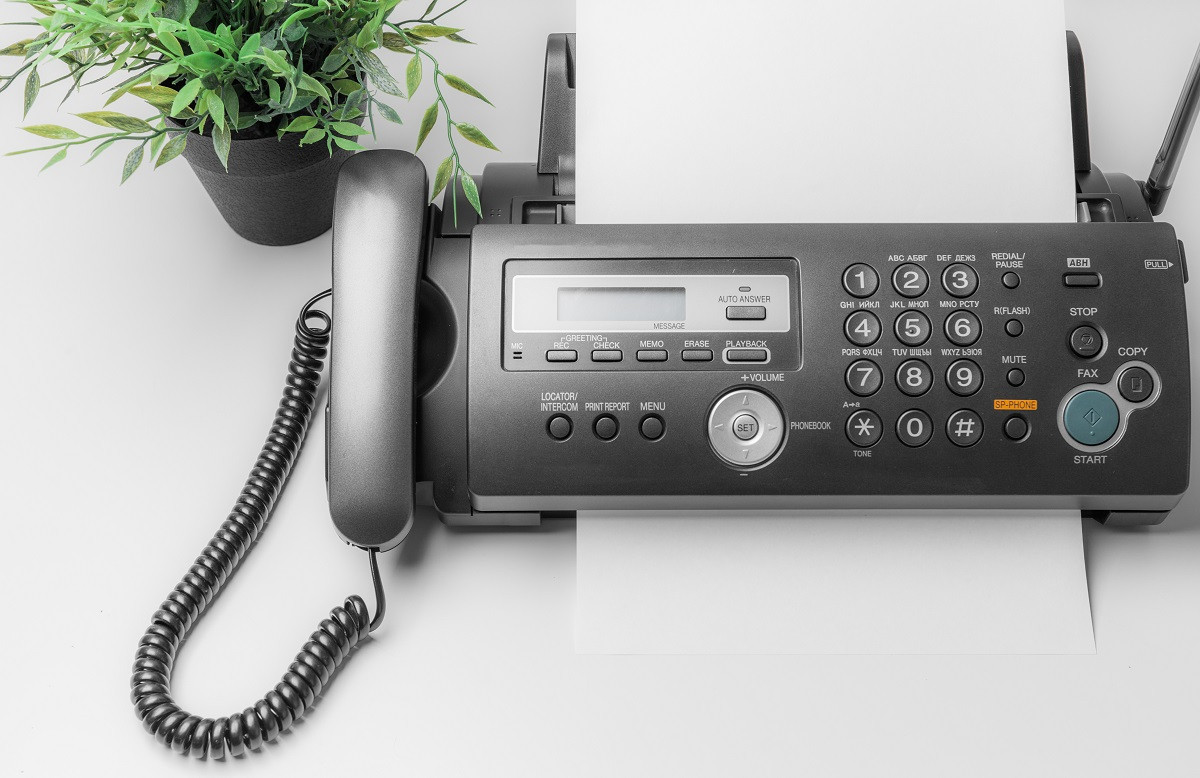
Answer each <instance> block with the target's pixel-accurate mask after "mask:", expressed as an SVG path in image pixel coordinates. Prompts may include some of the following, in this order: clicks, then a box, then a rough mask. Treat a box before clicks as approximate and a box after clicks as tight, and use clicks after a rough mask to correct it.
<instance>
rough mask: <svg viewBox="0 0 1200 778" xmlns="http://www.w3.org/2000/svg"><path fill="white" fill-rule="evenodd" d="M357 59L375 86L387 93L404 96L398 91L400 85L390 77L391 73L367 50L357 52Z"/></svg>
mask: <svg viewBox="0 0 1200 778" xmlns="http://www.w3.org/2000/svg"><path fill="white" fill-rule="evenodd" d="M358 61H359V62H360V63H361V64H362V66H363V69H364V70H366V71H367V75H368V76H370V77H371V80H372V81H373V82H375V86H377V87H379V88H380V89H382V90H383V91H384V92H387V93H388V94H389V95H395V96H396V97H404V92H402V91H400V85H399V84H397V83H396V79H394V78H392V74H391V73H390V72H388V69H387V66H386V65H384V64H383V62H382V61H381V60H380V59H379V57H377V56H375V55H374V54H373V53H372V52H369V51H360V52H358Z"/></svg>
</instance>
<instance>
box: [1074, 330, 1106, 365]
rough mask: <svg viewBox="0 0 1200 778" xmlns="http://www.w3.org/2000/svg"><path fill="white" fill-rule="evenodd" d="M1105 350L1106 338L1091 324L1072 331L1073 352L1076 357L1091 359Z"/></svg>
mask: <svg viewBox="0 0 1200 778" xmlns="http://www.w3.org/2000/svg"><path fill="white" fill-rule="evenodd" d="M1103 348H1104V336H1103V335H1102V334H1101V333H1100V330H1098V329H1096V328H1095V327H1093V326H1092V325H1090V324H1081V325H1079V326H1078V327H1076V328H1075V329H1074V330H1072V331H1071V351H1073V352H1075V356H1077V357H1081V358H1083V359H1091V358H1092V357H1094V356H1096V355H1097V354H1099V353H1100V350H1101V349H1103Z"/></svg>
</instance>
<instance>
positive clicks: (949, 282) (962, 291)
mask: <svg viewBox="0 0 1200 778" xmlns="http://www.w3.org/2000/svg"><path fill="white" fill-rule="evenodd" d="M942 287H943V288H944V289H945V290H946V291H947V292H949V293H950V294H951V295H953V296H954V297H970V296H971V295H973V294H975V290H976V289H978V288H979V275H978V274H977V273H976V272H975V268H973V267H971V266H969V265H963V264H956V265H951V266H950V267H948V268H946V270H945V271H944V272H943V273H942Z"/></svg>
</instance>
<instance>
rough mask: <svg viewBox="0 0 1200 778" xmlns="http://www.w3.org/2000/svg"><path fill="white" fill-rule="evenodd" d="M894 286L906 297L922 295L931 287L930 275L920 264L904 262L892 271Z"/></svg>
mask: <svg viewBox="0 0 1200 778" xmlns="http://www.w3.org/2000/svg"><path fill="white" fill-rule="evenodd" d="M892 286H893V287H895V289H896V291H897V292H899V293H900V294H901V295H903V296H905V297H920V296H921V295H923V294H925V290H926V289H928V288H929V276H927V275H925V269H924V268H922V267H920V266H919V265H913V264H904V265H901V266H900V267H898V268H896V272H894V273H892Z"/></svg>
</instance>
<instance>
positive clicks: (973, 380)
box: [946, 359, 983, 397]
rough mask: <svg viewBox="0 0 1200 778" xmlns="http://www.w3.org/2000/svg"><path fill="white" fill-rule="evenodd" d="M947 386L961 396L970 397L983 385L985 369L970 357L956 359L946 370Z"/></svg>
mask: <svg viewBox="0 0 1200 778" xmlns="http://www.w3.org/2000/svg"><path fill="white" fill-rule="evenodd" d="M946 386H949V387H950V391H952V392H954V393H955V394H957V395H958V396H959V397H970V396H971V395H973V394H975V393H976V392H978V391H979V387H981V386H983V370H981V369H980V367H979V365H977V364H975V363H974V362H972V361H971V360H969V359H958V360H955V361H954V362H953V363H952V364H951V365H950V369H948V370H947V371H946Z"/></svg>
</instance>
